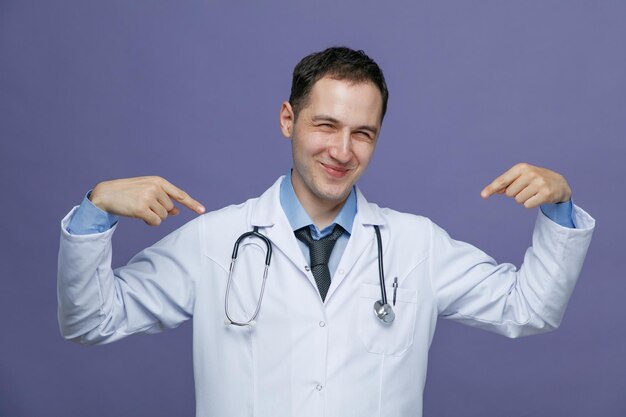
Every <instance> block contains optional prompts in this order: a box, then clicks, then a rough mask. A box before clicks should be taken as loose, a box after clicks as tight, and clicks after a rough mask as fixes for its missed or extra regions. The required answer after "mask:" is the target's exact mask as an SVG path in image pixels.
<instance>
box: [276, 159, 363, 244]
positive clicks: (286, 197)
mask: <svg viewBox="0 0 626 417" xmlns="http://www.w3.org/2000/svg"><path fill="white" fill-rule="evenodd" d="M280 205H281V206H282V208H283V211H284V212H285V215H286V216H287V220H288V221H289V224H290V225H291V228H292V230H294V231H296V230H298V229H300V228H302V227H305V226H310V227H311V232H312V236H313V239H319V238H320V237H324V236H326V235H327V234H330V233H331V232H332V229H333V227H334V226H335V224H338V225H339V226H341V227H343V229H344V230H345V231H346V232H347V233H348V234H352V223H354V217H355V216H356V212H357V204H356V191H355V189H354V187H352V190H351V191H350V195H348V198H347V199H346V202H345V203H344V205H343V207H342V208H341V210H340V211H339V213H338V214H337V216H336V217H335V219H334V220H333V223H332V224H331V225H329V226H328V227H325V228H324V229H322V230H319V229H318V228H317V226H315V224H313V220H311V217H310V216H309V214H308V213H307V212H306V210H305V209H304V207H302V204H300V201H299V200H298V197H297V196H296V192H295V191H294V189H293V184H292V183H291V170H290V171H289V173H288V174H287V175H286V176H285V178H283V182H282V183H281V184H280Z"/></svg>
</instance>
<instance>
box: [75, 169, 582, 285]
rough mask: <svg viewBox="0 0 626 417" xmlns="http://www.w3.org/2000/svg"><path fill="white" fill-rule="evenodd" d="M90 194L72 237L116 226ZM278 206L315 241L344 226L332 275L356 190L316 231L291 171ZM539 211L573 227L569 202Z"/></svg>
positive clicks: (347, 229) (351, 217)
mask: <svg viewBox="0 0 626 417" xmlns="http://www.w3.org/2000/svg"><path fill="white" fill-rule="evenodd" d="M90 193H91V191H90V192H89V193H87V194H86V195H85V197H84V198H83V201H82V202H81V204H80V207H79V208H78V210H76V212H75V213H74V215H73V217H72V219H71V220H70V223H69V225H68V227H67V231H68V232H69V233H72V234H75V235H86V234H92V233H102V232H104V231H106V230H109V229H110V228H111V227H113V226H114V225H115V223H117V220H118V217H117V216H115V215H113V214H109V213H107V212H105V211H103V210H101V209H99V208H98V207H96V206H95V205H94V204H93V203H92V202H91V201H90V200H89V198H88V197H89V194H90ZM280 205H281V206H282V208H283V211H284V212H285V215H286V216H287V220H288V221H289V224H290V225H291V228H292V229H293V230H294V231H296V230H298V229H300V228H302V227H304V226H309V227H310V228H311V236H312V237H313V239H315V240H318V239H321V238H323V237H324V236H327V235H329V234H330V233H331V232H332V230H333V228H334V226H335V225H340V226H341V227H343V229H344V230H345V233H343V234H342V235H341V236H340V237H339V239H337V242H336V243H335V247H334V248H333V252H332V253H331V255H330V260H329V261H328V269H329V270H330V275H331V276H333V275H334V273H335V270H336V269H337V266H338V265H339V261H340V260H341V256H342V255H343V252H344V250H345V249H346V246H347V245H348V240H349V239H350V235H351V234H352V224H353V222H354V217H355V216H356V212H357V204H356V191H355V189H354V187H353V188H352V191H351V192H350V195H349V196H348V199H347V200H346V202H345V204H344V205H343V207H342V208H341V210H340V211H339V213H338V214H337V217H335V219H334V221H333V223H332V224H331V225H329V226H327V227H325V228H324V229H322V230H320V229H318V228H317V226H315V224H313V221H312V220H311V217H310V216H309V215H308V214H307V212H306V211H305V210H304V208H303V207H302V204H300V201H299V200H298V197H297V196H296V193H295V191H294V189H293V185H292V184H291V171H290V172H289V174H287V175H286V176H285V179H284V180H283V182H282V183H281V185H280ZM541 211H542V212H543V214H544V215H546V216H547V217H548V218H549V219H550V220H552V221H554V222H556V223H558V224H560V225H561V226H563V227H569V228H572V229H575V228H576V225H575V224H574V221H573V218H572V211H573V208H572V201H571V200H570V201H567V202H565V203H557V204H543V205H542V206H541ZM298 244H299V245H300V249H301V250H302V254H303V255H304V259H305V260H306V261H307V262H310V259H309V247H308V246H307V245H306V244H305V243H304V242H301V241H299V240H298Z"/></svg>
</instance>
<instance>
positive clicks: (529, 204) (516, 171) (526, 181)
mask: <svg viewBox="0 0 626 417" xmlns="http://www.w3.org/2000/svg"><path fill="white" fill-rule="evenodd" d="M492 194H506V195H507V196H508V197H512V198H515V201H517V202H518V203H519V204H522V205H523V206H524V207H526V208H529V209H530V208H534V207H538V206H540V205H542V204H546V203H562V202H565V201H569V199H570V197H571V196H572V190H571V189H570V187H569V184H568V183H567V181H566V180H565V178H564V177H563V176H562V175H561V174H559V173H557V172H554V171H550V170H549V169H546V168H540V167H536V166H534V165H530V164H527V163H520V164H516V165H515V166H513V167H512V168H511V169H509V170H508V171H506V172H505V173H504V174H502V175H500V176H499V177H498V178H496V179H495V180H493V181H492V182H491V184H489V185H488V186H486V187H485V188H484V189H483V190H482V191H481V192H480V196H481V197H482V198H484V199H487V198H489V196H491V195H492Z"/></svg>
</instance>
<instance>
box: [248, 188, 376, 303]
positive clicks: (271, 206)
mask: <svg viewBox="0 0 626 417" xmlns="http://www.w3.org/2000/svg"><path fill="white" fill-rule="evenodd" d="M284 178H285V177H284V176H283V177H280V178H279V179H278V180H277V181H276V182H275V183H274V185H272V186H271V187H270V188H269V189H268V190H267V191H266V192H265V193H263V194H262V195H261V196H260V197H259V198H258V199H257V201H256V203H255V205H254V207H253V208H252V213H251V216H250V228H252V227H254V226H258V227H259V228H261V229H263V230H262V233H264V234H265V235H266V236H267V237H268V238H269V239H270V240H271V242H272V245H273V246H274V247H275V248H277V249H278V250H280V251H281V252H283V253H284V254H285V256H286V258H287V259H288V260H289V261H291V262H292V263H293V264H294V266H295V267H296V268H298V269H299V270H301V271H303V274H305V275H306V277H307V279H308V280H309V282H310V284H311V286H312V288H314V290H315V291H316V292H317V285H316V284H315V280H314V278H313V274H311V273H309V272H304V271H305V270H306V269H307V268H305V266H306V265H307V264H308V262H307V261H306V260H305V259H304V255H303V254H302V251H301V250H300V247H299V246H298V242H297V241H296V237H295V235H294V233H293V230H291V225H290V224H289V220H287V216H286V215H285V212H284V211H283V210H282V207H281V205H280V184H281V181H283V179H284ZM356 194H357V213H356V217H355V218H354V224H353V226H352V235H351V237H350V241H349V242H348V246H347V247H346V250H345V252H344V254H343V256H342V258H341V261H340V263H339V268H338V269H340V270H343V271H344V273H343V274H338V275H337V274H335V276H334V277H333V280H332V282H331V287H330V289H329V290H328V293H327V295H326V303H328V302H329V300H330V299H332V297H333V293H334V292H335V291H336V290H337V288H338V287H339V286H340V284H341V283H342V282H343V280H344V277H345V276H346V275H347V273H348V272H349V271H350V270H351V269H352V268H353V267H354V265H355V264H356V262H357V260H358V259H359V257H360V256H361V254H363V252H364V251H365V249H366V248H368V247H370V246H372V245H376V243H375V237H374V233H373V232H372V230H371V229H372V228H371V227H368V226H373V225H379V226H381V232H382V233H383V236H384V235H385V234H386V233H385V232H386V231H385V227H384V224H385V222H384V219H383V216H382V215H381V213H380V208H378V206H377V205H375V204H370V203H368V202H367V200H366V199H365V197H364V196H363V194H362V193H361V191H359V189H358V188H357V189H356ZM385 237H386V236H384V237H383V238H385ZM320 302H321V299H320Z"/></svg>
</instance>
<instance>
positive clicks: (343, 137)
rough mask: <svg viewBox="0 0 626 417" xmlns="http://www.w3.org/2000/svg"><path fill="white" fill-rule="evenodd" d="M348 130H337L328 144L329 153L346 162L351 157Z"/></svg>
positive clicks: (350, 142) (334, 157)
mask: <svg viewBox="0 0 626 417" xmlns="http://www.w3.org/2000/svg"><path fill="white" fill-rule="evenodd" d="M350 136H351V134H350V132H349V131H343V130H342V131H340V132H337V135H335V137H334V138H333V143H332V144H331V146H330V149H329V154H330V156H331V157H332V158H333V159H336V160H337V161H339V162H342V163H347V162H349V161H350V159H352V140H351V138H350Z"/></svg>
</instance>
